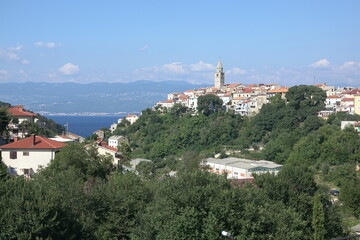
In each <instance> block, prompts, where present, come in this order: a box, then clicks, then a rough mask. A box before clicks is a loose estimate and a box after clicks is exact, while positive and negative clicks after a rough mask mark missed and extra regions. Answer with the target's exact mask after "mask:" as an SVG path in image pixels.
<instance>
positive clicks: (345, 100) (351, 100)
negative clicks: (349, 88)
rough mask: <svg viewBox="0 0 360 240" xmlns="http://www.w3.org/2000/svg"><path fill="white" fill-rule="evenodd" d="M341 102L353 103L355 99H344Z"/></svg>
mask: <svg viewBox="0 0 360 240" xmlns="http://www.w3.org/2000/svg"><path fill="white" fill-rule="evenodd" d="M341 101H342V102H353V101H354V98H343V99H342V100H341Z"/></svg>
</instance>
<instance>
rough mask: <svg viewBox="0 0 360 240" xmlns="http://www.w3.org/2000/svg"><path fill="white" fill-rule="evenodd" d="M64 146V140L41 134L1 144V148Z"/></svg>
mask: <svg viewBox="0 0 360 240" xmlns="http://www.w3.org/2000/svg"><path fill="white" fill-rule="evenodd" d="M64 146H65V144H64V143H62V142H57V141H54V140H51V139H48V138H45V137H40V136H30V137H28V138H24V139H21V140H18V141H16V142H13V143H9V144H6V145H3V146H0V149H58V148H62V147H64Z"/></svg>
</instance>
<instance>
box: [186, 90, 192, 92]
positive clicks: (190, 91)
mask: <svg viewBox="0 0 360 240" xmlns="http://www.w3.org/2000/svg"><path fill="white" fill-rule="evenodd" d="M185 92H194V90H187V91H185Z"/></svg>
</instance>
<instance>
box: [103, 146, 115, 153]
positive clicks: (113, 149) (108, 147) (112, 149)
mask: <svg viewBox="0 0 360 240" xmlns="http://www.w3.org/2000/svg"><path fill="white" fill-rule="evenodd" d="M102 147H104V148H107V149H109V150H111V151H114V152H117V151H118V149H117V148H114V147H110V146H109V145H102Z"/></svg>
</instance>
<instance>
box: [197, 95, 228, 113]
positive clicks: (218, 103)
mask: <svg viewBox="0 0 360 240" xmlns="http://www.w3.org/2000/svg"><path fill="white" fill-rule="evenodd" d="M222 104H223V101H222V100H221V99H220V98H219V97H218V96H216V95H214V94H206V95H203V96H200V97H198V102H197V105H198V111H199V112H201V113H203V114H204V115H206V116H208V115H210V114H212V113H214V112H217V111H219V110H220V109H221V108H222Z"/></svg>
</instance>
